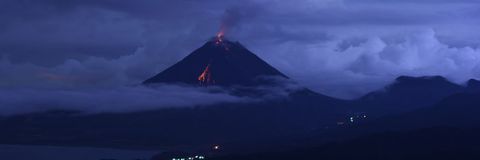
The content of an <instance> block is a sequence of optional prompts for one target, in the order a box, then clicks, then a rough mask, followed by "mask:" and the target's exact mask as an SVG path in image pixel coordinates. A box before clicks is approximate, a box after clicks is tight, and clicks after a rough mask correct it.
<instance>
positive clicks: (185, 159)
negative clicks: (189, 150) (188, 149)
mask: <svg viewBox="0 0 480 160" xmlns="http://www.w3.org/2000/svg"><path fill="white" fill-rule="evenodd" d="M195 159H205V157H204V156H194V157H188V158H172V160H195Z"/></svg>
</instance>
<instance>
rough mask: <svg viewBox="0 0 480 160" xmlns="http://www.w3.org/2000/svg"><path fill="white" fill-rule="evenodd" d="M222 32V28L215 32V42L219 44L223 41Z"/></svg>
mask: <svg viewBox="0 0 480 160" xmlns="http://www.w3.org/2000/svg"><path fill="white" fill-rule="evenodd" d="M224 34H225V33H224V32H223V30H220V32H218V33H217V36H216V37H215V44H216V45H220V44H221V43H222V42H223V37H224Z"/></svg>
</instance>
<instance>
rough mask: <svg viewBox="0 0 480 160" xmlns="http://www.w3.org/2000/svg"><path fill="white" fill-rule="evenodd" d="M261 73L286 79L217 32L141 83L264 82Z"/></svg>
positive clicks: (264, 79) (250, 84) (242, 47)
mask: <svg viewBox="0 0 480 160" xmlns="http://www.w3.org/2000/svg"><path fill="white" fill-rule="evenodd" d="M265 77H280V78H283V79H288V77H287V76H285V75H284V74H283V73H281V72H280V71H278V70H277V69H275V68H273V67H272V66H270V65H269V64H268V63H266V62H265V61H263V60H262V59H260V58H259V57H258V56H256V55H255V54H254V53H252V52H250V51H249V50H248V49H247V48H245V47H244V46H243V45H242V44H240V43H239V42H232V41H229V40H227V39H225V38H224V37H223V35H217V36H216V37H214V38H212V39H211V40H209V41H208V42H206V43H205V44H204V45H203V46H202V47H200V48H198V49H196V50H195V51H193V52H192V53H191V54H189V55H188V56H187V57H185V58H184V59H182V60H181V61H179V62H178V63H176V64H174V65H173V66H171V67H169V68H167V69H166V70H164V71H163V72H161V73H159V74H157V75H155V76H153V77H151V78H149V79H147V80H145V81H144V82H143V84H155V83H183V84H191V85H201V86H209V85H218V86H234V85H240V86H258V85H268V84H270V83H272V81H271V80H268V78H265Z"/></svg>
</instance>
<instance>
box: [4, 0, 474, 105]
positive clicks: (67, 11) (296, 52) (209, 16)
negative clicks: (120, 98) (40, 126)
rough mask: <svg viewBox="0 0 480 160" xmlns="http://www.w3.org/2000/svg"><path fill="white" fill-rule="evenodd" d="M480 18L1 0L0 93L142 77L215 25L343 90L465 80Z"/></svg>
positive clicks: (259, 2) (280, 3)
mask: <svg viewBox="0 0 480 160" xmlns="http://www.w3.org/2000/svg"><path fill="white" fill-rule="evenodd" d="M478 15H480V1H478V0H401V1H400V0H238V1H228V0H217V1H214V0H201V1H200V0H142V1H140V0H139V1H131V0H1V1H0V89H1V90H2V92H0V95H2V94H3V92H5V94H7V92H6V91H5V90H16V92H15V93H17V92H18V94H22V95H23V94H24V93H23V92H25V91H21V92H20V91H18V89H19V88H20V89H39V90H45V89H48V90H51V89H62V90H65V89H68V90H72V89H78V88H81V89H89V88H94V89H98V88H112V87H114V88H115V87H118V86H125V85H134V84H138V83H140V82H141V81H143V80H144V79H146V78H148V77H150V76H152V75H154V74H155V73H158V72H160V71H161V70H163V69H165V68H166V67H168V66H170V65H172V64H174V63H175V62H177V61H179V60H180V59H181V58H183V57H184V56H186V55H187V54H189V53H190V52H191V51H193V50H194V49H196V48H198V47H200V46H201V45H202V44H203V43H204V42H205V41H206V40H208V39H209V38H210V37H212V36H213V35H214V34H215V33H216V32H217V31H218V29H219V28H220V26H221V25H222V23H223V25H226V26H227V28H228V30H227V33H226V36H227V37H228V38H229V39H231V40H238V41H240V42H241V43H242V44H244V45H245V46H246V47H247V48H249V49H250V50H251V51H253V52H254V53H256V54H257V55H258V56H260V57H261V58H263V59H264V60H265V61H267V62H268V63H270V64H271V65H273V66H274V67H276V68H277V69H279V70H280V71H282V72H284V73H285V74H286V75H288V76H290V77H291V78H293V79H294V80H296V81H298V82H299V83H300V84H302V85H304V86H307V87H309V88H311V89H313V90H315V91H317V92H320V93H323V94H327V95H331V96H335V97H339V98H355V97H358V96H361V95H362V94H365V93H366V92H369V91H372V90H376V89H379V88H381V87H383V86H385V85H386V84H388V83H391V82H392V81H393V80H394V79H395V77H397V76H399V75H411V76H423V75H442V76H445V77H447V78H448V79H450V80H452V81H454V82H456V83H463V82H465V81H466V80H468V79H470V78H476V79H479V78H480V49H479V45H480V32H478V28H479V27H480V19H479V18H478ZM142 93H143V92H142ZM30 94H34V93H30ZM55 94H57V93H55ZM75 94H77V93H75ZM227 99H228V100H231V99H232V97H227ZM233 99H234V98H233Z"/></svg>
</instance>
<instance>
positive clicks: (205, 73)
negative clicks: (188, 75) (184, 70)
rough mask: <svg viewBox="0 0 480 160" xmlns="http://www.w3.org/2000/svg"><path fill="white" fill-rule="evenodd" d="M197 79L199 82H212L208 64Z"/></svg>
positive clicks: (206, 83)
mask: <svg viewBox="0 0 480 160" xmlns="http://www.w3.org/2000/svg"><path fill="white" fill-rule="evenodd" d="M198 81H200V84H205V85H208V84H210V83H211V82H212V73H211V72H210V64H208V65H207V67H206V68H205V69H204V70H203V72H202V74H200V76H198Z"/></svg>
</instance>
